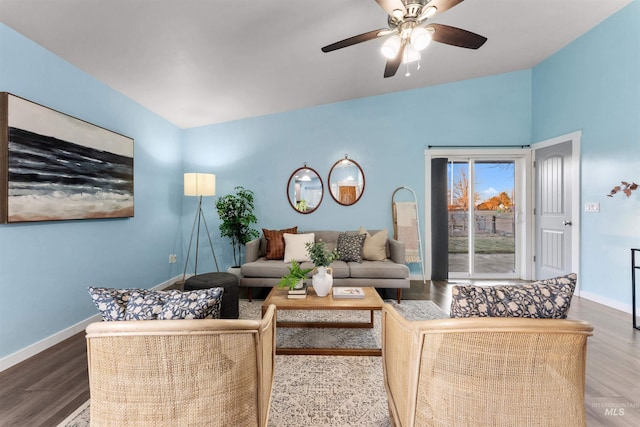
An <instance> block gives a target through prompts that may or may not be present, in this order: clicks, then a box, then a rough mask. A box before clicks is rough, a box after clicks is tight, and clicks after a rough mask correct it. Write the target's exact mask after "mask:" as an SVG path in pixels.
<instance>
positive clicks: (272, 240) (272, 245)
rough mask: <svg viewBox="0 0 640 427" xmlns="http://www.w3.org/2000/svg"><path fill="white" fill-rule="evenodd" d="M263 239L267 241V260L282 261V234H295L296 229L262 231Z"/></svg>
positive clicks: (264, 229)
mask: <svg viewBox="0 0 640 427" xmlns="http://www.w3.org/2000/svg"><path fill="white" fill-rule="evenodd" d="M262 232H263V233H264V238H265V239H267V255H266V258H267V259H283V258H284V237H283V235H284V233H289V234H296V233H297V232H298V227H297V226H295V227H291V228H285V229H284V230H267V229H266V228H263V229H262Z"/></svg>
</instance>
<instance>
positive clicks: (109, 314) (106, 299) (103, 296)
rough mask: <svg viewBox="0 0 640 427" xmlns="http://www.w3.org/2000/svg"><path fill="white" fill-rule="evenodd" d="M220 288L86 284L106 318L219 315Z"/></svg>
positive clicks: (137, 318)
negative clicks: (159, 287) (131, 286)
mask: <svg viewBox="0 0 640 427" xmlns="http://www.w3.org/2000/svg"><path fill="white" fill-rule="evenodd" d="M223 291H224V289H223V288H210V289H199V290H195V291H186V292H181V291H178V290H175V289H174V290H169V291H153V290H147V289H111V288H89V293H90V295H91V298H92V299H93V301H94V303H95V305H96V307H97V308H98V310H99V311H100V313H101V314H102V319H103V320H106V321H114V320H156V319H157V320H168V319H219V318H220V309H221V305H222V294H223Z"/></svg>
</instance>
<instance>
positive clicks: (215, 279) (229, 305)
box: [184, 273, 240, 319]
mask: <svg viewBox="0 0 640 427" xmlns="http://www.w3.org/2000/svg"><path fill="white" fill-rule="evenodd" d="M209 288H224V293H223V294H222V308H221V309H220V318H222V319H237V318H238V317H239V315H240V310H239V307H238V291H239V290H238V276H236V275H235V274H231V273H204V274H197V275H195V276H191V277H189V278H188V279H187V280H186V281H185V282H184V290H185V291H195V290H198V289H209Z"/></svg>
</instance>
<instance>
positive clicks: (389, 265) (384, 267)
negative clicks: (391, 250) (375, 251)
mask: <svg viewBox="0 0 640 427" xmlns="http://www.w3.org/2000/svg"><path fill="white" fill-rule="evenodd" d="M348 265H349V276H350V277H352V278H354V279H407V278H409V267H407V266H406V265H405V264H397V263H395V262H393V261H391V260H388V259H387V260H384V261H363V262H362V263H357V262H350V263H348Z"/></svg>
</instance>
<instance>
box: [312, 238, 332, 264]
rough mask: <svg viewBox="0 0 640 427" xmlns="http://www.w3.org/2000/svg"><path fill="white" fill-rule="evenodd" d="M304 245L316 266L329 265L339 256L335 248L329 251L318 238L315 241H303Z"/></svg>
mask: <svg viewBox="0 0 640 427" xmlns="http://www.w3.org/2000/svg"><path fill="white" fill-rule="evenodd" d="M305 247H306V248H307V252H308V253H309V257H310V258H311V261H312V262H313V264H314V265H315V266H316V267H329V265H331V263H332V262H333V261H335V260H336V259H338V256H339V255H338V251H337V250H335V249H334V250H331V251H330V250H329V249H327V245H326V243H325V242H324V241H322V240H318V241H317V242H315V243H305Z"/></svg>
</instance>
